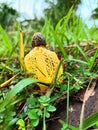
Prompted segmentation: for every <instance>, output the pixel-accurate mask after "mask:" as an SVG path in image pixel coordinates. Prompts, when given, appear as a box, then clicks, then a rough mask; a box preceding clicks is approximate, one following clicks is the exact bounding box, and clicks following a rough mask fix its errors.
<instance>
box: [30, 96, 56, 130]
mask: <svg viewBox="0 0 98 130" xmlns="http://www.w3.org/2000/svg"><path fill="white" fill-rule="evenodd" d="M27 101H28V103H29V104H28V112H27V115H28V118H29V119H30V122H31V123H30V124H31V126H32V127H36V126H38V124H39V121H40V119H41V118H43V127H44V130H45V124H46V122H45V118H49V117H50V113H49V112H54V111H56V108H55V107H54V106H52V105H51V98H49V97H47V96H40V97H39V98H34V97H32V98H31V97H30V98H29V99H28V100H27ZM31 101H33V102H31Z"/></svg>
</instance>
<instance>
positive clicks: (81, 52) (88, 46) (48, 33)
mask: <svg viewBox="0 0 98 130" xmlns="http://www.w3.org/2000/svg"><path fill="white" fill-rule="evenodd" d="M19 30H20V26H19V27H18V29H17V30H16V31H14V32H12V33H11V34H10V33H9V32H6V31H5V30H4V29H3V28H2V27H1V26H0V57H1V58H0V60H1V65H0V71H1V73H0V83H3V82H5V81H7V80H8V79H9V78H10V77H12V76H13V75H15V74H16V73H19V75H18V76H17V77H16V78H15V79H14V80H13V81H12V82H11V83H9V84H8V85H7V86H6V87H5V88H2V89H0V97H1V99H0V128H1V129H5V130H8V129H9V130H11V129H13V128H17V127H18V125H19V127H21V129H22V124H23V128H24V129H27V128H29V129H34V125H38V124H37V123H38V121H39V120H42V118H43V128H44V130H46V124H45V121H46V117H47V118H49V117H50V116H49V114H50V113H49V112H48V111H46V110H49V108H48V107H47V105H48V106H52V105H53V104H54V103H55V101H56V100H58V98H60V97H61V96H62V95H61V92H62V93H65V95H66V93H67V105H66V104H65V106H66V108H67V119H66V122H63V123H61V124H62V130H63V129H65V127H66V128H70V129H72V130H77V129H78V127H73V126H70V125H69V124H68V119H69V115H68V108H69V95H70V93H74V92H78V90H80V89H81V88H82V87H87V84H89V82H90V81H91V80H92V81H94V80H96V78H97V77H98V69H97V68H98V63H97V60H96V59H97V58H98V46H97V44H98V36H97V27H96V26H95V27H92V28H88V27H87V26H86V25H85V24H84V23H83V22H82V20H81V18H76V16H74V14H73V9H72V8H71V9H70V11H69V13H68V14H67V15H66V16H65V17H63V18H62V19H61V20H59V22H58V23H57V25H56V26H55V27H53V24H52V20H51V19H46V21H45V24H44V26H43V27H42V28H41V29H40V30H37V31H41V32H42V33H43V35H44V37H45V39H46V41H47V44H48V45H49V46H51V47H52V48H53V50H54V51H56V53H57V54H58V55H61V56H62V59H63V65H64V66H66V67H65V68H64V74H63V77H64V80H65V81H66V82H67V84H66V85H65V84H61V85H58V84H57V81H56V80H57V78H56V77H57V76H55V81H54V84H53V87H52V91H51V93H50V94H49V93H48V94H46V95H48V96H49V98H50V99H49V102H46V106H44V107H41V108H40V105H39V104H40V102H39V99H40V96H41V93H39V92H38V91H37V90H34V91H32V88H33V84H35V83H38V82H39V81H38V80H35V79H32V80H31V79H29V78H28V79H25V78H27V76H26V74H25V72H23V71H22V70H21V68H20V62H19V44H18V42H19ZM32 32H33V31H32V30H31V28H29V29H28V30H26V31H25V30H23V35H24V45H25V54H26V53H27V52H28V51H29V50H30V48H29V47H28V46H31V38H32ZM12 34H14V35H12ZM84 43H85V45H84ZM83 45H84V46H83ZM92 50H94V51H93V52H92ZM88 51H89V53H87V52H88ZM4 52H5V53H4ZM90 52H92V53H90ZM57 71H58V70H57ZM56 87H57V88H56ZM54 88H56V89H59V92H58V93H57V94H55V93H53V89H54ZM43 95H44V94H43ZM36 97H37V98H36ZM20 102H21V104H22V109H21V110H19V103H20ZM9 103H10V105H9ZM27 103H28V104H27ZM16 104H17V109H16V108H15V105H16ZM35 104H36V105H35ZM44 105H45V104H44ZM39 109H41V112H40V113H37V112H38V110H39ZM51 109H52V110H53V109H54V106H53V107H51ZM32 110H35V116H33V117H32V116H30V117H31V118H33V119H30V118H29V116H28V113H29V112H30V111H32ZM52 110H51V111H52ZM53 111H54V110H53ZM33 112H34V111H33ZM4 113H6V114H4ZM97 114H98V113H96V114H95V115H92V116H91V117H90V118H88V119H87V120H85V121H84V122H83V124H84V125H83V130H85V129H86V128H89V127H91V126H93V125H96V124H97V121H98V120H97ZM28 120H29V122H28ZM32 120H33V121H35V122H34V123H33V125H32ZM61 122H62V121H61ZM22 130H23V129H22Z"/></svg>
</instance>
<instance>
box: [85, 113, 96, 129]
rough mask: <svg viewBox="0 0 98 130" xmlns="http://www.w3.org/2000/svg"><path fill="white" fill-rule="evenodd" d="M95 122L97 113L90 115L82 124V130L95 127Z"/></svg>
mask: <svg viewBox="0 0 98 130" xmlns="http://www.w3.org/2000/svg"><path fill="white" fill-rule="evenodd" d="M97 121H98V112H97V113H95V114H93V115H91V116H90V117H88V118H87V119H86V120H85V121H84V122H83V130H87V129H88V128H90V127H91V126H93V125H95V124H96V122H97Z"/></svg>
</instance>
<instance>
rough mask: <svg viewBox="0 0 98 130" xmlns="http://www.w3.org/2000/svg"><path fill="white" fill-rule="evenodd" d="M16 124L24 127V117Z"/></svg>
mask: <svg viewBox="0 0 98 130" xmlns="http://www.w3.org/2000/svg"><path fill="white" fill-rule="evenodd" d="M16 124H18V125H19V126H22V127H24V126H25V122H24V120H23V119H19V120H18V121H17V123H16Z"/></svg>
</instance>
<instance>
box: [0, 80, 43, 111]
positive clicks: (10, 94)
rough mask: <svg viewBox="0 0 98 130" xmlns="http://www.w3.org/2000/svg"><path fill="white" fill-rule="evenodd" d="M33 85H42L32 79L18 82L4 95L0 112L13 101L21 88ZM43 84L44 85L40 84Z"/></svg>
mask: <svg viewBox="0 0 98 130" xmlns="http://www.w3.org/2000/svg"><path fill="white" fill-rule="evenodd" d="M35 83H42V82H40V81H39V80H37V79H33V78H26V79H23V80H21V81H20V82H18V83H17V84H16V85H15V86H14V87H13V88H12V89H11V90H10V91H9V92H8V94H7V95H6V97H5V99H4V101H3V103H2V104H0V111H3V110H4V108H5V107H6V106H7V105H8V104H9V103H10V101H11V100H12V99H13V97H14V96H15V95H16V94H17V93H19V92H20V91H21V90H22V89H23V88H25V87H27V86H28V85H30V84H35ZM42 84H44V83H42Z"/></svg>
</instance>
